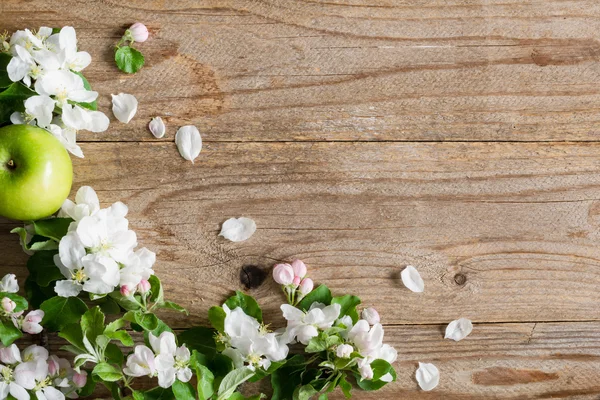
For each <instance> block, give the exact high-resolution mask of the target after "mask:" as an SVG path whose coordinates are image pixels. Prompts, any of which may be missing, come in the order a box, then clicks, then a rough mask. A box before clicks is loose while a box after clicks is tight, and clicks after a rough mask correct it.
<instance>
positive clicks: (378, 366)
mask: <svg viewBox="0 0 600 400" xmlns="http://www.w3.org/2000/svg"><path fill="white" fill-rule="evenodd" d="M379 361H382V362H379ZM371 368H373V379H372V380H367V379H362V378H361V376H360V375H359V374H357V373H355V374H354V378H355V379H356V383H357V384H358V386H359V387H360V388H361V389H362V390H369V391H371V390H379V389H381V388H382V387H384V386H385V385H387V384H388V382H384V381H382V380H381V379H380V378H381V377H382V376H383V375H385V374H387V373H390V375H392V382H394V381H395V380H396V378H397V377H396V371H395V370H394V368H393V367H392V366H391V365H390V364H389V363H388V362H387V361H385V360H380V359H379V360H375V361H373V362H372V363H371ZM375 378H377V379H375Z"/></svg>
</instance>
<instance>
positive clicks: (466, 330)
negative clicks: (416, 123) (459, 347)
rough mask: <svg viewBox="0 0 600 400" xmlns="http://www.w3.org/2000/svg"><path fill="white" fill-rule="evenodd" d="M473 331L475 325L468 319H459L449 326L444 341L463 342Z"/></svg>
mask: <svg viewBox="0 0 600 400" xmlns="http://www.w3.org/2000/svg"><path fill="white" fill-rule="evenodd" d="M472 331H473V323H472V322H471V320H469V319H467V318H459V319H457V320H454V321H452V322H450V323H449V324H448V326H447V327H446V335H445V336H444V339H452V340H455V341H457V342H458V341H459V340H463V339H464V338H466V337H467V336H468V335H469V334H470V333H471V332H472Z"/></svg>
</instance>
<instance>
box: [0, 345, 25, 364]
mask: <svg viewBox="0 0 600 400" xmlns="http://www.w3.org/2000/svg"><path fill="white" fill-rule="evenodd" d="M0 361H2V363H3V364H7V365H12V364H17V363H20V362H21V361H22V360H21V353H20V352H19V348H18V347H17V345H16V344H11V345H10V346H8V347H4V346H2V347H1V348H0Z"/></svg>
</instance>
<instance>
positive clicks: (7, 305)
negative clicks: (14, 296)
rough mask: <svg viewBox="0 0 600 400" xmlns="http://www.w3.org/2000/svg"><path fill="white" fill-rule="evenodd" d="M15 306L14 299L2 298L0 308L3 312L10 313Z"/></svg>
mask: <svg viewBox="0 0 600 400" xmlns="http://www.w3.org/2000/svg"><path fill="white" fill-rule="evenodd" d="M15 308H17V304H16V303H15V302H14V301H12V300H11V299H9V298H8V297H5V298H3V299H2V309H3V310H4V312H6V313H8V314H10V313H11V312H13V311H14V309H15Z"/></svg>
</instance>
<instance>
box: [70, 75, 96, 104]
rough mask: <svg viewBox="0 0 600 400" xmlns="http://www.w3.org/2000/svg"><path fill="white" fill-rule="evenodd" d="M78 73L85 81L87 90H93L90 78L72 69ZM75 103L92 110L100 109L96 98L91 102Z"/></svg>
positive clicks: (84, 84) (84, 85)
mask: <svg viewBox="0 0 600 400" xmlns="http://www.w3.org/2000/svg"><path fill="white" fill-rule="evenodd" d="M71 72H73V73H74V74H76V75H79V77H81V80H82V81H83V87H84V88H85V90H92V85H90V83H89V82H88V80H87V79H86V77H85V76H83V74H82V73H81V72H78V71H71ZM74 104H78V105H79V106H81V107H83V108H87V109H88V110H92V111H96V110H97V109H98V103H97V102H96V100H94V101H93V102H91V103H74Z"/></svg>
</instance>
